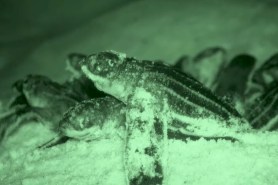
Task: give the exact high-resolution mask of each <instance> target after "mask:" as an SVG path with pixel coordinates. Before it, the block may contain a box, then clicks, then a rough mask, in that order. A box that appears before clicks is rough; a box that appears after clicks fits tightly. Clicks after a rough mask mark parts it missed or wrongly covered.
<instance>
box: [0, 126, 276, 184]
mask: <svg viewBox="0 0 278 185" xmlns="http://www.w3.org/2000/svg"><path fill="white" fill-rule="evenodd" d="M39 130H40V132H41V134H40V136H38V135H36V133H38V131H39ZM27 132H28V133H29V135H28V136H26V133H27ZM30 133H31V134H30ZM48 137H49V138H50V137H51V136H50V134H49V133H48V132H47V131H46V130H43V128H42V127H40V126H39V125H35V124H33V125H32V124H30V125H27V126H25V127H23V128H22V129H21V130H20V131H19V133H17V135H16V136H14V137H13V138H10V139H9V141H8V143H7V146H10V148H9V151H8V152H7V153H6V154H5V156H3V155H2V160H1V162H0V174H1V175H0V182H1V184H5V185H39V184H57V185H63V184H72V185H79V184H80V185H81V184H82V185H83V184H92V185H96V184H102V185H114V184H119V185H121V184H125V173H124V166H123V148H124V147H123V146H124V142H123V140H122V139H120V138H119V137H113V138H111V139H102V140H98V141H92V142H90V143H86V142H82V141H81V142H78V141H69V142H67V143H66V144H63V145H58V146H55V147H52V148H49V149H44V150H42V149H35V146H36V145H38V144H39V143H41V142H43V140H47V138H48ZM239 138H240V139H241V142H237V143H231V142H228V141H223V140H219V141H217V142H216V141H206V140H204V139H201V140H199V141H188V142H187V143H185V142H182V141H178V140H170V141H169V144H168V145H169V146H168V147H169V158H168V173H167V181H168V184H171V185H183V184H188V185H207V184H210V185H222V184H227V185H245V184H253V185H269V184H276V183H277V182H278V174H277V165H278V158H277V153H278V144H277V140H278V134H277V132H276V133H275V132H273V133H249V134H247V133H246V134H241V135H239ZM16 141H17V142H18V141H21V145H20V144H18V145H16ZM11 143H13V145H12V146H11V145H10V144H11Z"/></svg>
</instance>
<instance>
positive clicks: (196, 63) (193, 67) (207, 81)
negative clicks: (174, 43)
mask: <svg viewBox="0 0 278 185" xmlns="http://www.w3.org/2000/svg"><path fill="white" fill-rule="evenodd" d="M227 62H228V60H227V52H226V50H225V49H224V48H223V47H219V46H215V47H209V48H207V49H204V50H202V51H201V52H199V53H197V54H196V56H194V57H193V58H192V59H190V58H189V56H187V55H184V56H182V57H180V58H179V59H178V60H177V62H176V63H175V66H174V67H175V68H177V69H180V70H181V71H183V72H185V73H187V74H191V75H192V76H193V77H194V78H196V79H198V80H199V81H200V82H201V83H203V84H204V85H205V86H206V87H208V88H209V89H211V90H213V89H214V88H215V85H216V84H215V83H216V80H217V78H218V76H219V73H220V72H221V69H223V68H224V67H225V66H226V65H227Z"/></svg>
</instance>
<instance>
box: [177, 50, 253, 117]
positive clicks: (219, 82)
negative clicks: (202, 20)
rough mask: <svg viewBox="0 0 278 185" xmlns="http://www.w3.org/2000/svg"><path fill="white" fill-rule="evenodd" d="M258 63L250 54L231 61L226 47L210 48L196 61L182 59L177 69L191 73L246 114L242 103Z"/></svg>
mask: <svg viewBox="0 0 278 185" xmlns="http://www.w3.org/2000/svg"><path fill="white" fill-rule="evenodd" d="M255 62H256V60H255V58H254V57H253V56H251V55H249V54H240V55H237V56H235V57H234V58H233V59H232V60H231V61H230V62H229V61H228V60H227V52H226V50H225V49H224V48H222V47H210V48H207V49H205V50H203V51H201V52H200V53H198V54H197V55H196V56H195V57H193V60H190V59H189V57H188V56H182V57H181V58H180V59H179V60H178V61H177V62H176V64H175V65H174V67H175V68H177V69H180V70H181V71H183V72H186V73H189V74H191V75H192V76H193V77H195V78H196V79H198V80H199V81H200V82H202V83H203V84H204V85H205V86H206V87H208V88H209V89H211V90H212V91H213V92H215V93H216V94H217V95H219V96H222V97H225V99H226V100H227V101H229V102H230V103H232V104H233V105H234V106H237V107H236V108H237V109H238V110H239V111H240V112H244V111H243V109H244V108H243V105H242V104H244V103H243V102H244V101H245V100H244V99H245V93H246V89H247V86H248V82H249V80H250V77H251V74H252V72H253V70H254V67H255Z"/></svg>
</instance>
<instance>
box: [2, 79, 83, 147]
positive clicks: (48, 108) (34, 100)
mask: <svg viewBox="0 0 278 185" xmlns="http://www.w3.org/2000/svg"><path fill="white" fill-rule="evenodd" d="M14 87H15V89H16V91H17V94H18V96H16V98H14V99H13V100H12V101H11V103H10V105H9V107H8V113H6V115H5V116H3V117H2V118H1V119H0V128H1V132H0V133H1V138H0V141H1V142H2V141H3V140H4V139H5V138H6V137H7V136H9V135H10V134H12V133H13V132H15V131H16V130H17V129H18V128H19V127H20V126H22V125H23V124H24V123H28V122H30V121H37V122H41V123H43V124H44V125H46V126H47V127H48V128H49V129H54V130H55V129H56V128H57V122H59V120H60V119H61V115H63V113H64V112H65V111H66V110H67V109H68V108H69V107H70V106H72V105H74V104H75V103H77V102H78V101H80V98H79V97H78V96H77V95H76V94H75V93H74V92H72V91H70V90H69V89H68V88H66V87H65V86H62V85H60V84H58V83H56V82H54V81H52V80H50V79H49V78H48V77H45V76H42V75H28V76H26V78H25V79H23V80H19V81H17V82H15V84H14Z"/></svg>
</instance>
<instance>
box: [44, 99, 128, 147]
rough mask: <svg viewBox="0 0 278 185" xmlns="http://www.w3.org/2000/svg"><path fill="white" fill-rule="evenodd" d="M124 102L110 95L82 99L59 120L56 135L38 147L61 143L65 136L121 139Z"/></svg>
mask: <svg viewBox="0 0 278 185" xmlns="http://www.w3.org/2000/svg"><path fill="white" fill-rule="evenodd" d="M125 107H126V106H125V105H124V104H123V103H122V102H121V101H119V100H117V99H116V98H113V97H111V96H106V97H100V98H94V99H90V100H84V101H82V102H79V103H77V104H76V105H75V106H73V107H71V108H70V109H68V110H67V111H66V113H65V114H64V115H63V117H62V119H61V120H60V122H59V127H58V131H57V136H56V137H55V138H53V139H52V140H50V141H49V142H47V143H45V144H43V145H42V146H40V148H47V147H51V146H53V145H56V144H60V143H63V142H64V141H66V140H67V139H69V138H71V139H76V140H83V141H91V140H97V139H103V138H111V137H114V136H116V135H119V136H120V137H122V138H124V137H125V136H124V134H125Z"/></svg>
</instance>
